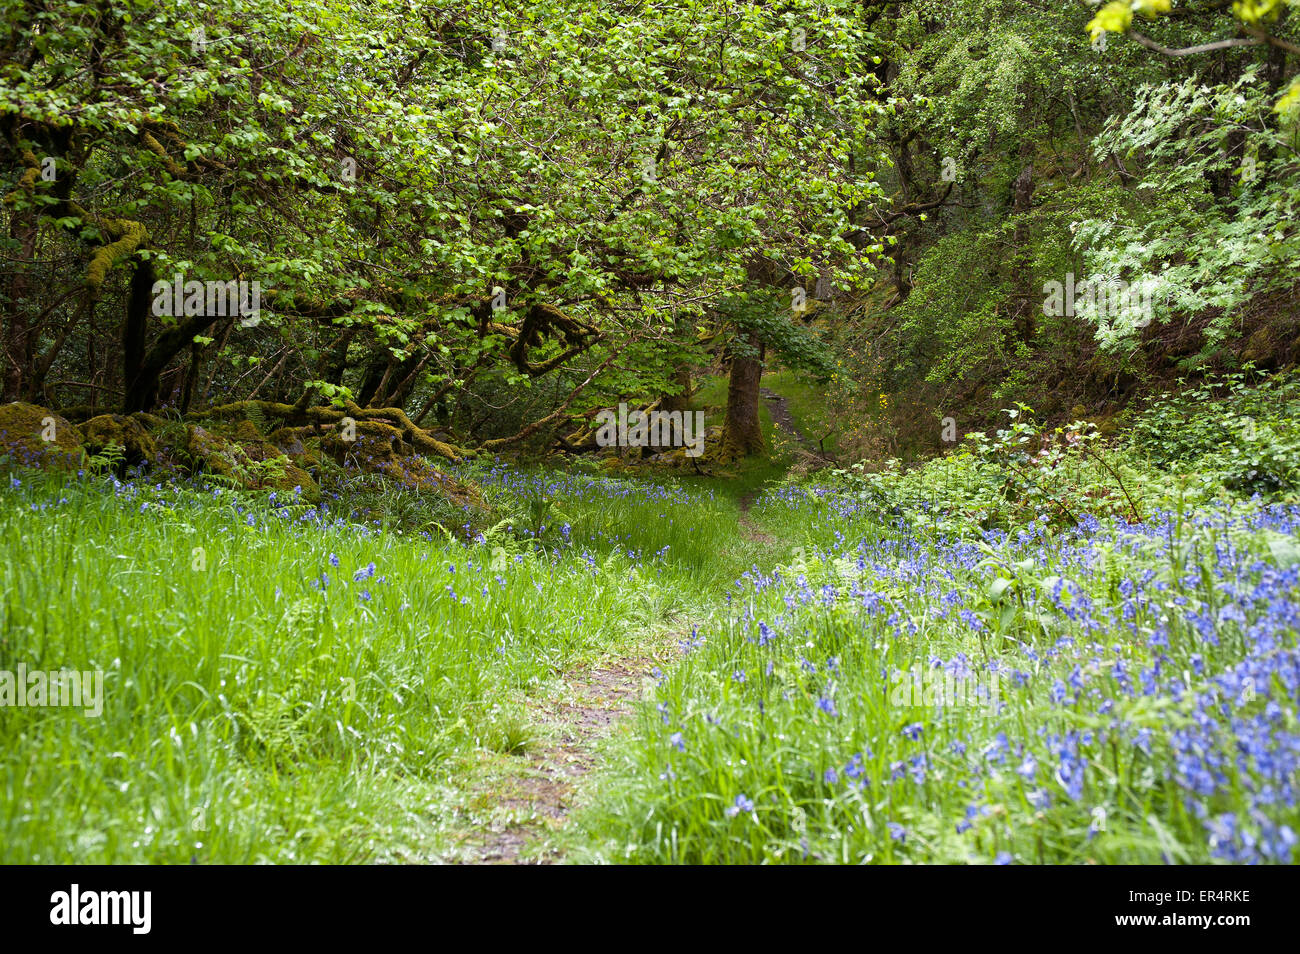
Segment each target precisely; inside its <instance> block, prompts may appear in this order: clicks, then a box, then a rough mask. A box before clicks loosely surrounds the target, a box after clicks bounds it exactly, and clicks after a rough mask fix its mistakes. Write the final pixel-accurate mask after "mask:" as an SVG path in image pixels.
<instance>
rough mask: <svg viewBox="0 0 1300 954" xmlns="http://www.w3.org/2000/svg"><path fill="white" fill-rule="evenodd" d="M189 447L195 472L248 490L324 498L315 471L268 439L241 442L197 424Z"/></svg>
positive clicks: (315, 499)
mask: <svg viewBox="0 0 1300 954" xmlns="http://www.w3.org/2000/svg"><path fill="white" fill-rule="evenodd" d="M250 436H251V435H250ZM186 450H187V453H188V456H189V459H190V463H191V468H192V469H193V470H194V471H195V472H198V473H208V474H217V475H219V476H222V477H226V478H229V479H230V480H231V481H232V482H233V483H235V484H237V485H238V486H240V487H243V488H245V489H246V490H275V491H277V492H293V491H294V490H297V491H298V492H299V493H300V494H301V496H302V498H303V500H306V501H308V502H310V503H315V502H317V501H318V500H320V488H319V487H318V486H317V485H316V481H315V480H313V479H312V476H311V474H309V473H307V471H305V470H303V469H302V468H301V467H299V466H298V465H297V464H295V463H294V462H293V461H291V460H290V459H289V458H288V457H287V456H285V455H284V454H283V453H282V452H281V451H280V449H279V448H278V447H276V446H275V445H274V444H271V443H270V442H268V441H265V440H250V441H248V442H247V443H241V442H240V441H237V440H233V439H231V438H228V437H224V436H222V435H220V434H215V433H213V432H212V431H209V430H208V429H207V428H204V427H200V426H198V425H197V424H195V425H191V427H190V435H189V441H188V442H187V445H186Z"/></svg>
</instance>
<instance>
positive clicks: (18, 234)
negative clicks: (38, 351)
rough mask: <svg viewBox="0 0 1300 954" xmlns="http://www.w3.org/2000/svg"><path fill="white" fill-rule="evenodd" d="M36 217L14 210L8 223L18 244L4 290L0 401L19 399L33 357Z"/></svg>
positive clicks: (12, 236) (10, 232) (11, 237)
mask: <svg viewBox="0 0 1300 954" xmlns="http://www.w3.org/2000/svg"><path fill="white" fill-rule="evenodd" d="M36 236H37V224H36V216H35V214H34V213H33V212H31V211H27V212H23V213H17V212H15V213H13V219H12V221H11V222H10V226H9V237H10V239H12V240H13V243H14V244H15V245H16V246H18V256H17V261H15V262H14V263H13V273H12V277H11V278H10V280H9V282H8V285H9V287H8V288H7V289H5V291H6V294H5V296H4V297H5V298H6V299H7V300H6V301H5V302H4V304H5V306H6V310H7V311H8V313H9V314H8V319H9V320H8V321H7V322H6V324H7V325H8V327H7V328H6V334H5V339H6V340H5V358H6V361H5V369H4V382H3V387H2V388H0V391H3V394H2V395H0V400H4V401H17V400H20V399H21V398H22V396H23V386H24V379H25V377H26V375H27V373H28V370H29V367H28V365H29V362H30V360H31V351H32V346H31V329H30V328H29V327H28V323H27V317H28V312H27V308H28V301H27V297H28V295H29V294H30V292H29V284H30V283H29V281H28V270H29V269H30V268H31V267H32V259H34V258H35V257H36Z"/></svg>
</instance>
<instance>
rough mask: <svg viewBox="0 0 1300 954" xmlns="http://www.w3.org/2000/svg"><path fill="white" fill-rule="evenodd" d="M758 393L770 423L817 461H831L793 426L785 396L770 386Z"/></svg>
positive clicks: (792, 416)
mask: <svg viewBox="0 0 1300 954" xmlns="http://www.w3.org/2000/svg"><path fill="white" fill-rule="evenodd" d="M758 393H759V394H760V395H761V396H762V398H763V403H764V404H766V405H767V409H768V411H769V413H771V415H772V423H774V424H775V425H776V426H777V427H779V428H780V429H781V430H783V431H785V432H786V433H787V434H789V435H790V436H791V437H793V438H794V440H795V443H796V444H798V445H799V446H800V447H801V448H802V449H803V450H805V451H807V452H808V453H809V454H811V455H812V456H813V457H815V458H817V459H818V460H819V461H825V462H826V463H833V461H832V460H831V459H830V458H829V457H827V456H826V454H825V452H823V451H822V449H821V448H820V447H818V446H817V445H816V444H815V443H813V442H812V441H811V440H809V439H808V437H807V436H806V435H805V434H804V433H803V432H802V431H800V430H799V428H798V427H796V426H795V423H794V415H793V414H791V413H790V405H789V402H788V401H787V399H786V398H784V397H782V396H781V395H779V394H777V393H776V392H775V391H773V390H772V389H770V388H759V389H758ZM745 509H748V508H745Z"/></svg>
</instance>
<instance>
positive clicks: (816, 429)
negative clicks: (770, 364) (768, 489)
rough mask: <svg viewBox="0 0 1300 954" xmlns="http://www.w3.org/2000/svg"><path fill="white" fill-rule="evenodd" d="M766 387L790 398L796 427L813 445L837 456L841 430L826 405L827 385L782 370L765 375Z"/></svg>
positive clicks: (789, 405)
mask: <svg viewBox="0 0 1300 954" xmlns="http://www.w3.org/2000/svg"><path fill="white" fill-rule="evenodd" d="M763 387H765V388H769V389H771V390H772V391H775V392H776V393H777V394H779V395H781V396H782V397H783V398H785V399H786V406H787V407H788V408H789V409H790V416H791V417H792V418H793V419H794V426H795V427H797V428H798V429H799V432H800V433H802V434H803V436H804V437H806V438H807V439H808V440H809V441H810V442H811V443H812V444H813V446H815V447H816V446H820V447H821V449H822V450H824V451H825V452H826V453H827V454H829V455H831V456H832V457H834V456H835V455H836V454H837V453H838V452H839V446H838V444H837V441H838V437H839V432H840V431H839V428H838V427H837V426H836V424H835V421H834V418H833V416H832V414H831V413H830V410H829V408H828V407H827V406H826V385H824V384H817V383H815V382H813V381H809V380H808V379H807V378H805V377H803V376H801V375H800V374H799V373H798V372H796V371H790V370H787V369H782V370H780V371H770V372H768V373H767V374H764V375H763Z"/></svg>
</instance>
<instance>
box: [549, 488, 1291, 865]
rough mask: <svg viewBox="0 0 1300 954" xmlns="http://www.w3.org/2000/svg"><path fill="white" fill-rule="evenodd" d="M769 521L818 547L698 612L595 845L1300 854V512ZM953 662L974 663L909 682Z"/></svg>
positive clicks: (793, 509)
mask: <svg viewBox="0 0 1300 954" xmlns="http://www.w3.org/2000/svg"><path fill="white" fill-rule="evenodd" d="M1210 513H1211V512H1210V511H1206V512H1205V513H1204V515H1203V516H1204V517H1209V516H1210ZM756 516H757V517H758V518H759V519H760V520H763V521H765V522H766V524H767V525H768V526H783V527H785V528H786V530H787V531H790V530H792V529H793V528H794V527H796V526H798V525H800V524H802V526H803V528H804V534H805V536H806V537H807V538H809V539H810V542H813V543H815V542H816V541H820V546H819V547H817V548H816V549H809V550H808V551H806V552H805V554H803V556H801V557H799V558H797V559H795V560H791V561H789V563H788V564H787V565H786V566H785V567H782V568H778V569H777V570H776V571H767V570H765V573H766V574H767V575H765V576H759V577H754V578H751V579H750V580H748V581H746V585H745V586H743V587H740V588H738V589H737V590H735V591H733V592H734V599H733V601H732V603H731V606H730V607H729V608H728V610H727V611H725V612H721V613H719V614H717V615H716V616H715V617H714V618H713V619H711V620H709V621H708V623H707V624H706V625H704V626H702V627H700V629H699V636H698V640H699V642H698V645H697V646H696V647H695V649H694V650H693V651H692V652H691V653H690V654H689V655H688V656H687V657H686V658H685V659H684V660H683V661H682V663H681V664H680V665H679V666H678V667H677V668H676V669H675V670H674V671H673V672H671V673H669V674H668V675H667V676H666V677H665V678H664V679H663V680H662V681H661V682H660V684H659V686H658V688H657V690H656V692H655V694H654V695H653V697H652V698H651V699H650V700H649V701H648V702H647V703H646V705H645V706H644V707H643V708H642V710H641V711H640V713H639V716H638V721H637V722H636V724H635V726H634V727H633V728H632V729H631V731H630V732H629V733H627V735H626V736H625V737H624V738H623V739H622V740H621V741H620V742H619V743H618V744H616V745H614V746H612V747H611V749H610V750H609V751H608V752H607V758H606V763H605V764H606V769H605V774H604V777H603V779H602V781H601V788H600V791H601V793H602V795H601V798H600V799H599V800H598V801H597V803H596V804H595V805H594V806H593V807H591V808H590V809H589V810H588V811H587V812H586V813H585V814H584V815H583V817H581V818H580V819H579V820H578V823H577V824H576V825H575V826H574V828H573V833H574V837H573V842H572V844H571V846H570V847H571V850H572V851H573V856H572V857H573V858H574V859H575V860H601V861H613V862H635V863H764V862H787V863H804V862H842V863H861V862H882V863H899V862H943V863H992V862H994V861H1001V862H1015V863H1094V862H1095V863H1144V864H1150V863H1156V864H1158V863H1169V862H1194V863H1208V862H1211V861H1214V860H1225V859H1226V860H1252V861H1265V862H1267V861H1279V860H1284V859H1285V858H1286V857H1287V855H1286V852H1289V851H1290V848H1289V847H1288V845H1289V842H1290V841H1291V840H1292V839H1293V838H1294V832H1295V831H1296V830H1297V829H1300V811H1298V810H1297V808H1296V805H1295V801H1294V798H1290V799H1288V798H1286V797H1278V792H1279V791H1284V790H1285V788H1284V787H1285V786H1286V785H1288V784H1290V783H1289V782H1288V779H1293V776H1294V773H1295V772H1296V771H1297V759H1296V757H1295V756H1294V754H1292V755H1283V754H1282V753H1284V752H1294V751H1296V749H1297V739H1300V735H1297V725H1298V720H1297V706H1296V698H1295V696H1294V693H1293V691H1292V687H1293V684H1294V678H1295V672H1296V671H1297V670H1296V668H1295V667H1296V666H1297V665H1298V664H1300V653H1298V652H1297V635H1298V633H1297V617H1296V606H1297V605H1300V600H1297V596H1298V595H1300V582H1298V581H1297V576H1296V572H1297V568H1300V548H1297V545H1296V543H1295V530H1296V527H1297V526H1298V525H1300V510H1296V509H1294V508H1293V509H1291V510H1290V511H1288V510H1286V509H1279V510H1274V511H1270V512H1260V511H1252V510H1251V509H1250V508H1247V509H1246V510H1245V511H1244V512H1242V511H1240V510H1239V512H1238V514H1237V515H1236V517H1230V516H1228V515H1227V513H1226V512H1224V513H1221V514H1219V515H1217V517H1215V518H1214V519H1211V520H1205V521H1204V522H1203V523H1200V522H1194V521H1193V520H1192V518H1191V517H1192V515H1190V514H1178V513H1174V514H1170V515H1168V517H1165V516H1163V515H1157V516H1156V517H1155V519H1154V520H1153V521H1152V523H1151V524H1150V525H1149V526H1148V527H1146V528H1142V529H1137V530H1135V529H1131V528H1129V527H1128V526H1127V525H1126V524H1123V523H1119V522H1115V521H1107V522H1103V523H1100V524H1098V525H1097V527H1096V528H1095V529H1094V530H1093V531H1091V532H1089V533H1087V534H1085V535H1082V536H1079V537H1076V536H1074V535H1072V534H1066V533H1057V532H1051V531H1048V530H1046V529H1045V528H1035V529H1033V530H1032V531H1030V532H1029V533H1027V534H1024V535H1022V536H1020V537H1015V536H1013V537H1002V536H999V535H994V536H992V537H990V538H988V542H981V540H980V539H979V537H975V538H973V539H968V540H965V541H959V542H956V543H950V542H945V541H944V540H942V539H937V538H930V539H927V538H925V537H923V536H918V535H917V534H916V533H915V532H914V531H913V530H912V529H909V528H906V527H905V526H904V524H902V523H891V521H890V519H889V517H888V516H887V515H884V514H881V513H880V512H879V511H877V510H874V508H871V507H869V506H865V507H864V506H862V505H861V504H860V502H859V501H857V500H856V499H854V498H851V497H850V498H846V497H844V496H842V495H839V496H834V497H827V498H816V497H813V496H810V495H807V494H802V493H795V494H788V495H785V496H783V497H779V498H771V499H769V500H767V501H765V502H764V503H763V505H762V506H761V507H760V508H758V510H757V511H756ZM864 518H865V519H864ZM1166 520H1167V526H1166ZM1260 524H1262V526H1260ZM837 534H838V535H839V536H838V537H837ZM1175 594H1176V599H1171V598H1173V597H1175ZM1207 612H1210V613H1211V614H1212V616H1211V617H1210V620H1211V621H1210V623H1209V624H1208V625H1209V630H1208V631H1207V629H1206V626H1207V620H1206V617H1205V615H1204V614H1205V613H1207ZM1215 617H1217V619H1218V621H1217V622H1215V621H1214V619H1215ZM1207 632H1208V634H1209V635H1207ZM1211 637H1212V640H1213V641H1211ZM937 661H941V662H942V663H943V666H940V667H939V668H938V669H937V670H936V666H937V665H938V662H937ZM944 667H955V668H956V670H957V671H960V672H966V673H969V679H970V681H969V682H966V683H964V684H962V686H963V688H962V689H957V685H958V684H957V683H956V682H953V683H952V684H951V688H950V689H948V690H947V693H948V697H947V698H946V699H945V698H944V692H945V690H944V688H943V687H942V684H941V683H940V687H939V689H938V692H937V693H934V692H933V691H932V690H931V689H929V688H927V687H926V685H925V683H924V682H922V683H921V684H920V686H919V687H918V690H917V692H916V693H915V695H911V694H908V693H906V692H902V691H900V690H902V689H904V688H905V687H906V686H907V685H908V684H909V683H910V681H911V676H910V675H908V676H906V677H904V676H902V674H911V673H920V674H922V679H923V680H924V674H925V673H935V672H937V673H938V674H939V675H940V676H941V677H942V674H943V673H944V672H945V671H946V670H945V668H944ZM1153 667H1154V668H1153ZM994 672H997V673H998V674H999V675H998V676H997V677H996V678H997V679H998V682H996V683H994V682H993V681H992V680H993V678H994V677H993V676H992V675H991V674H992V673H994ZM1144 673H1154V675H1151V676H1150V677H1149V678H1150V679H1151V680H1152V682H1151V687H1152V688H1151V689H1150V690H1149V691H1148V689H1147V688H1146V685H1147V679H1148V676H1147V675H1144ZM1157 686H1158V687H1159V688H1158V689H1157V688H1155V687H1157ZM978 687H984V689H986V690H991V692H992V694H993V699H994V700H995V702H996V705H992V706H991V705H990V704H989V703H988V702H987V701H985V700H983V699H976V697H975V696H974V693H975V692H976V691H977V688H978ZM1243 687H1244V688H1243ZM1174 688H1178V689H1179V690H1180V692H1174V691H1173V690H1174ZM927 693H929V694H928V695H927ZM1180 693H1181V694H1180ZM971 702H976V703H977V704H973V705H972V704H968V703H971ZM1247 740H1249V741H1247ZM1215 779H1217V781H1211V780H1215ZM1206 786H1208V790H1206V789H1205V787H1206ZM1270 793H1271V794H1270ZM1198 812H1199V813H1202V814H1201V815H1198V814H1197V813H1198ZM1202 816H1203V817H1202ZM1224 818H1229V819H1234V820H1235V821H1234V822H1233V824H1235V825H1238V826H1239V828H1240V830H1239V832H1238V834H1237V836H1236V838H1235V840H1234V839H1233V838H1232V837H1229V836H1228V835H1225V834H1224V832H1225V831H1231V829H1230V828H1227V827H1225V823H1224V822H1223V821H1222V819H1224ZM1270 852H1271V854H1270Z"/></svg>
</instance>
